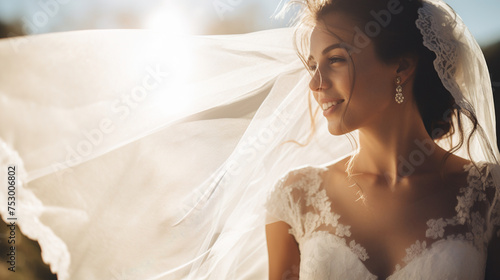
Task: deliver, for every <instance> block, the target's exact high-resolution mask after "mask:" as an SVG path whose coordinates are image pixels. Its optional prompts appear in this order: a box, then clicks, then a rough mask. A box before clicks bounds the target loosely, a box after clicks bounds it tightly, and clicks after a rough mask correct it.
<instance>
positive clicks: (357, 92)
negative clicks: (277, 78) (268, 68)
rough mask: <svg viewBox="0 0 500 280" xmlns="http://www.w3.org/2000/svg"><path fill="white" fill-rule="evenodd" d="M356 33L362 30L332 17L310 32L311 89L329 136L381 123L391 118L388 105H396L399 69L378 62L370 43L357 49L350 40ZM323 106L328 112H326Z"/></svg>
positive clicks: (352, 39)
mask: <svg viewBox="0 0 500 280" xmlns="http://www.w3.org/2000/svg"><path fill="white" fill-rule="evenodd" d="M355 27H358V28H355ZM356 30H357V31H356ZM360 30H364V26H359V24H358V23H356V22H355V21H352V20H351V19H350V18H348V17H345V16H343V15H340V14H337V13H330V14H328V15H326V16H325V17H324V20H323V21H322V22H319V23H318V24H317V25H316V27H315V28H314V29H313V31H312V34H311V40H310V56H309V59H308V66H309V68H310V69H311V70H312V72H313V77H312V79H311V81H310V84H309V86H310V88H311V90H312V91H313V95H314V98H315V99H316V101H317V102H318V103H319V105H320V107H321V109H323V114H324V115H325V117H326V119H327V121H328V130H329V132H330V133H331V134H333V135H342V134H345V133H348V132H350V131H353V130H356V129H359V128H363V127H366V126H370V125H371V124H376V123H377V122H378V123H380V122H383V121H384V119H386V118H387V117H390V115H391V111H393V110H391V106H396V105H397V103H396V102H395V100H394V95H395V94H396V84H395V79H396V76H397V72H396V70H397V65H396V64H387V63H385V62H383V61H381V60H380V59H379V58H378V57H377V55H376V53H375V49H374V45H373V43H372V42H370V43H369V44H368V45H367V46H366V44H364V45H363V46H356V45H355V44H354V43H353V42H355V40H354V39H355V36H359V32H360ZM332 33H333V34H335V35H333V34H332ZM356 34H358V35H356ZM366 38H368V37H366ZM349 52H350V53H351V57H352V62H351V61H350V58H349ZM354 72H355V74H354ZM353 83H354V84H353ZM351 89H352V95H351ZM349 99H350V102H349V104H348V101H349ZM329 102H333V104H334V105H333V107H329V106H330V105H332V103H330V104H329ZM325 104H326V105H325ZM335 104H336V105H335ZM326 107H329V109H326V110H324V108H326ZM344 113H345V115H344ZM343 115H344V117H343V118H342V116H343Z"/></svg>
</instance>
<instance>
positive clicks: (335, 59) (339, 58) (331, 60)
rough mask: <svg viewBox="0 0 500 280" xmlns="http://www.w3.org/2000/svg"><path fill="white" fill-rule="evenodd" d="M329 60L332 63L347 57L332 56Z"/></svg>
mask: <svg viewBox="0 0 500 280" xmlns="http://www.w3.org/2000/svg"><path fill="white" fill-rule="evenodd" d="M328 61H330V64H333V63H335V62H344V61H345V59H343V58H341V57H330V58H329V59H328Z"/></svg>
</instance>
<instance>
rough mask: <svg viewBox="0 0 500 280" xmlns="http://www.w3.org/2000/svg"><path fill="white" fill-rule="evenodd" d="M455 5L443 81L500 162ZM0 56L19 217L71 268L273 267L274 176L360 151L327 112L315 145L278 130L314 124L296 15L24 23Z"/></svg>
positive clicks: (129, 273) (4, 150)
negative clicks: (269, 24)
mask: <svg viewBox="0 0 500 280" xmlns="http://www.w3.org/2000/svg"><path fill="white" fill-rule="evenodd" d="M432 3H437V5H438V6H439V7H440V9H439V11H445V12H446V13H451V12H450V11H448V10H446V9H445V6H444V2H442V1H432ZM429 7H430V6H429ZM424 11H425V10H424ZM429 11H430V12H429V13H425V14H424V15H422V18H423V17H424V16H425V15H429V16H430V18H431V19H433V18H441V17H438V16H443V14H442V13H441V14H440V15H435V14H433V12H436V11H438V10H436V9H435V8H434V9H433V8H429ZM450 15H454V14H447V18H450V19H451V20H455V19H457V21H455V22H456V23H459V24H458V25H456V26H458V27H460V28H462V29H458V27H454V28H456V29H454V30H456V31H457V32H456V33H453V34H454V37H451V40H452V42H455V44H454V45H455V46H456V47H457V50H458V51H459V52H458V54H459V56H458V58H457V60H454V61H456V62H457V63H458V62H459V63H458V64H456V65H458V66H459V67H458V68H456V69H457V70H455V71H450V72H447V74H448V77H449V79H448V80H447V81H449V82H450V83H451V84H453V83H455V85H458V87H456V88H453V91H452V94H453V96H454V97H455V99H456V100H458V101H460V102H462V101H463V100H465V101H467V104H468V105H467V106H470V108H472V109H474V110H475V112H476V114H478V119H479V121H480V124H481V125H482V128H483V133H482V134H480V135H479V136H477V137H476V138H475V139H474V142H473V143H472V144H471V146H472V147H473V150H474V159H475V160H477V161H479V160H484V161H488V162H497V159H498V155H499V154H498V150H497V148H496V146H495V144H494V143H496V137H495V121H494V120H495V118H494V117H495V116H494V109H493V101H492V91H491V85H490V84H489V79H488V77H487V68H486V65H485V63H484V58H483V56H482V54H481V52H480V49H479V47H478V46H477V44H476V43H475V40H474V39H473V37H472V36H471V35H470V33H468V31H467V30H466V29H465V26H464V25H463V23H461V21H460V19H459V18H456V17H454V16H451V17H450ZM431 22H432V21H431ZM422 30H423V32H426V31H425V30H437V31H438V32H441V31H439V30H441V29H436V25H433V24H431V28H430V29H422ZM428 34H429V35H428V36H427V37H426V38H429V39H426V40H427V41H428V42H431V44H433V43H432V42H433V39H432V37H431V35H430V34H432V32H430V33H428ZM437 34H441V33H437ZM458 34H460V36H459V35H458ZM441 35H442V34H441ZM439 38H441V37H439ZM457 38H458V40H457ZM434 41H436V40H434ZM435 46H437V48H438V49H440V48H441V47H440V45H439V44H435ZM471 55H472V56H471ZM0 61H1V62H2V66H3V67H2V68H1V69H0V115H1V117H0V121H1V126H0V138H1V145H0V149H1V152H0V155H1V161H0V162H1V167H0V168H1V173H0V174H2V175H1V176H2V177H1V180H2V182H6V180H7V179H6V176H7V172H6V171H7V166H8V165H16V167H17V170H18V171H17V175H18V177H17V180H18V181H17V192H16V194H17V200H16V201H17V204H16V205H17V206H16V213H15V217H17V223H18V225H19V226H20V228H21V230H22V231H23V233H24V234H26V235H27V236H28V237H30V238H32V239H34V240H37V241H38V242H39V243H40V246H41V248H42V257H43V259H44V261H45V262H47V263H49V264H50V266H51V269H52V271H53V272H56V273H57V274H58V277H59V279H61V280H64V279H265V278H266V277H267V253H266V242H265V233H264V226H265V223H266V221H265V208H264V203H265V201H266V198H267V194H268V192H269V191H270V190H271V188H272V187H273V186H274V185H275V183H276V182H277V181H278V179H279V178H281V177H282V176H283V175H284V174H286V173H287V172H288V171H289V170H291V169H293V168H296V167H300V166H303V165H307V164H309V165H317V164H324V163H326V162H330V161H335V160H337V159H338V158H340V157H343V156H345V155H347V154H348V153H350V152H352V146H351V144H350V141H349V139H348V138H346V137H345V136H332V135H330V134H329V133H328V131H327V129H326V122H325V120H324V118H323V117H322V116H321V114H316V115H314V116H313V118H315V121H316V132H315V133H314V134H313V137H312V140H311V142H310V143H309V144H308V145H307V146H305V147H301V146H299V145H296V144H294V143H284V142H285V141H287V140H296V141H298V142H301V143H305V142H307V139H308V136H309V133H310V131H311V117H310V115H309V109H308V104H309V101H308V99H310V98H311V97H310V96H309V95H308V94H307V89H308V87H307V85H308V82H309V79H310V76H309V74H308V73H307V72H306V71H305V70H304V69H303V65H302V64H301V62H300V61H299V59H298V57H297V55H296V54H295V51H294V49H293V45H292V29H291V28H284V29H275V30H268V31H262V32H256V33H250V34H244V35H225V36H191V37H182V36H177V37H173V36H167V35H165V34H161V33H154V32H150V31H139V30H127V31H123V30H114V31H80V32H68V33H57V34H49V35H38V36H27V37H21V38H17V39H15V38H13V39H6V40H5V39H4V40H0ZM436 67H440V66H439V64H436ZM438 71H439V70H438ZM466 71H472V72H470V73H468V72H466ZM471 73H472V74H471ZM445 84H446V83H445ZM450 91H451V90H450ZM310 101H311V106H312V111H313V112H314V111H315V110H317V109H318V105H317V104H315V102H313V101H314V100H312V98H311V100H310ZM483 102H484V103H483ZM459 104H464V103H459ZM485 106H486V107H485ZM478 108H481V109H480V110H479V109H478ZM353 136H354V138H356V133H354V134H353ZM443 145H444V144H443ZM488 146H491V147H493V150H490V149H488ZM464 151H465V150H464V148H462V149H461V150H460V151H458V152H457V153H459V154H464ZM493 173H494V174H493V175H494V178H495V184H496V186H498V185H500V184H499V182H500V181H499V180H498V178H500V176H498V170H495V171H494V172H493ZM7 196H8V195H7V193H6V192H0V204H1V205H6V203H7V199H8V198H7ZM0 209H1V210H0V213H1V215H2V218H3V219H4V220H5V221H7V218H9V217H11V216H10V215H9V213H8V212H7V209H6V207H3V206H2V207H0ZM267 222H274V221H267Z"/></svg>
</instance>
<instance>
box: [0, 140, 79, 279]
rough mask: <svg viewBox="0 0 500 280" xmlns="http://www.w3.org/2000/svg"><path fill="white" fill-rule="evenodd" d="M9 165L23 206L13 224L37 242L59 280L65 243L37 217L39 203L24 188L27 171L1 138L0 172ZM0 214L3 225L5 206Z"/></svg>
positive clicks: (63, 275)
mask: <svg viewBox="0 0 500 280" xmlns="http://www.w3.org/2000/svg"><path fill="white" fill-rule="evenodd" d="M9 164H15V165H16V167H17V169H18V170H17V174H18V178H17V180H18V181H17V182H16V183H17V191H16V193H18V196H17V200H18V201H19V204H21V205H23V211H21V212H20V213H19V216H18V219H17V221H16V224H17V225H19V229H20V230H21V231H22V233H23V234H24V235H26V236H27V237H28V238H30V239H31V240H34V241H37V242H38V244H39V245H40V248H41V250H42V258H43V261H44V262H45V263H47V264H49V265H50V269H51V271H52V272H53V273H56V274H57V277H58V278H59V279H61V280H64V279H68V278H69V272H68V271H69V266H70V254H69V251H68V248H67V247H66V244H65V243H64V242H63V241H62V240H61V239H60V238H59V237H57V236H56V235H55V234H54V232H53V231H52V230H51V229H50V228H49V227H47V226H45V225H44V224H43V223H42V222H40V220H39V219H38V217H39V216H40V214H41V209H40V205H41V203H40V201H39V200H38V199H37V198H36V196H35V195H34V194H33V193H32V192H31V191H30V190H29V189H26V188H25V187H24V185H25V183H26V174H27V172H26V171H25V169H24V163H23V161H22V159H21V157H20V156H19V154H18V153H17V152H16V151H14V150H13V149H11V148H10V147H9V146H8V145H7V144H6V143H5V142H4V141H3V140H2V139H0V168H1V169H2V172H3V171H4V170H7V166H8V165H9ZM6 195H7V192H0V201H5V203H2V205H7V203H6V201H7V197H6ZM0 214H1V216H2V218H3V220H4V221H5V222H6V223H9V222H12V221H7V217H9V215H8V213H7V207H0Z"/></svg>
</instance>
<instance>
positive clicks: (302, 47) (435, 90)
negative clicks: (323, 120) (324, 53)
mask: <svg viewBox="0 0 500 280" xmlns="http://www.w3.org/2000/svg"><path fill="white" fill-rule="evenodd" d="M391 2H392V4H395V3H396V4H397V7H398V11H399V12H398V13H391V18H390V20H388V24H384V25H385V26H383V27H381V28H380V29H379V30H378V31H379V32H378V33H377V35H376V36H373V37H372V38H371V41H372V42H373V44H374V48H375V52H376V54H377V56H378V57H379V58H380V59H381V60H382V61H385V62H393V61H395V60H396V59H398V58H400V57H402V56H404V55H414V56H416V57H417V58H418V62H417V67H416V71H415V78H414V79H415V80H414V84H413V94H414V99H415V102H416V104H417V107H418V110H419V113H420V116H421V117H422V120H423V123H424V125H425V129H426V131H427V133H428V134H429V136H430V137H431V138H432V139H433V140H439V139H443V138H447V137H448V136H450V135H452V134H454V133H458V143H453V144H454V145H453V144H452V143H451V142H450V149H449V150H448V152H447V154H446V155H445V157H444V158H443V163H444V161H445V160H446V159H447V158H448V157H449V156H450V155H451V154H452V153H453V152H455V151H457V150H458V149H460V148H461V147H462V145H463V144H464V141H465V133H464V126H463V116H466V117H467V119H468V120H470V122H471V124H472V130H471V131H469V133H468V137H467V151H468V154H469V158H471V155H470V148H469V146H470V145H469V144H470V143H471V141H472V136H473V134H474V132H475V131H476V130H477V129H478V127H479V124H478V121H477V118H476V116H475V114H474V112H472V111H470V110H468V109H467V108H461V107H460V106H458V105H457V104H456V102H455V99H454V98H453V96H452V95H451V93H450V92H449V91H448V90H447V89H446V88H445V86H444V85H443V83H442V82H441V79H440V77H439V76H438V73H437V72H436V70H435V69H434V60H435V59H436V55H435V54H434V52H432V51H431V50H429V49H428V48H427V47H425V46H424V44H423V36H422V34H421V33H420V30H419V29H418V28H417V26H416V23H415V22H416V20H417V18H418V9H419V8H421V7H422V5H423V3H422V0H306V1H300V3H301V4H302V9H301V12H300V14H299V16H300V17H299V18H298V19H297V21H298V22H297V23H298V24H297V26H296V29H295V40H294V42H295V47H296V50H297V53H298V55H299V57H300V58H301V60H302V62H303V63H304V65H306V68H307V61H306V54H307V53H308V49H309V44H308V40H309V35H310V32H311V30H312V29H313V27H314V26H315V25H316V24H317V23H318V22H320V21H322V20H323V18H324V17H326V16H329V15H330V13H331V12H337V13H341V14H345V15H348V16H350V17H352V18H353V19H354V20H355V21H356V22H358V23H359V24H360V26H363V27H367V26H368V24H369V23H370V22H372V21H375V20H376V19H375V18H374V15H373V14H374V13H379V12H380V11H387V10H388V7H389V6H388V5H389V4H391ZM294 3H296V2H294ZM361 30H362V31H364V28H361ZM351 61H352V58H351ZM354 70H355V65H354ZM354 75H355V72H354ZM354 79H355V76H354ZM351 95H352V90H351ZM348 105H349V103H347V106H348ZM309 107H311V106H309ZM346 111H347V110H346ZM316 113H317V111H316V112H315V113H314V115H315V114H316ZM344 114H345V112H344ZM310 115H311V125H312V127H313V129H312V134H311V135H310V137H309V139H311V138H312V136H313V134H314V132H315V124H314V117H313V114H312V113H311V114H310ZM454 122H455V123H454ZM479 128H480V127H479ZM450 139H451V137H450ZM294 142H295V141H294ZM296 143H297V142H296ZM351 143H352V142H351ZM297 144H299V145H301V146H305V145H307V144H300V143H297ZM471 160H472V159H471Z"/></svg>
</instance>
